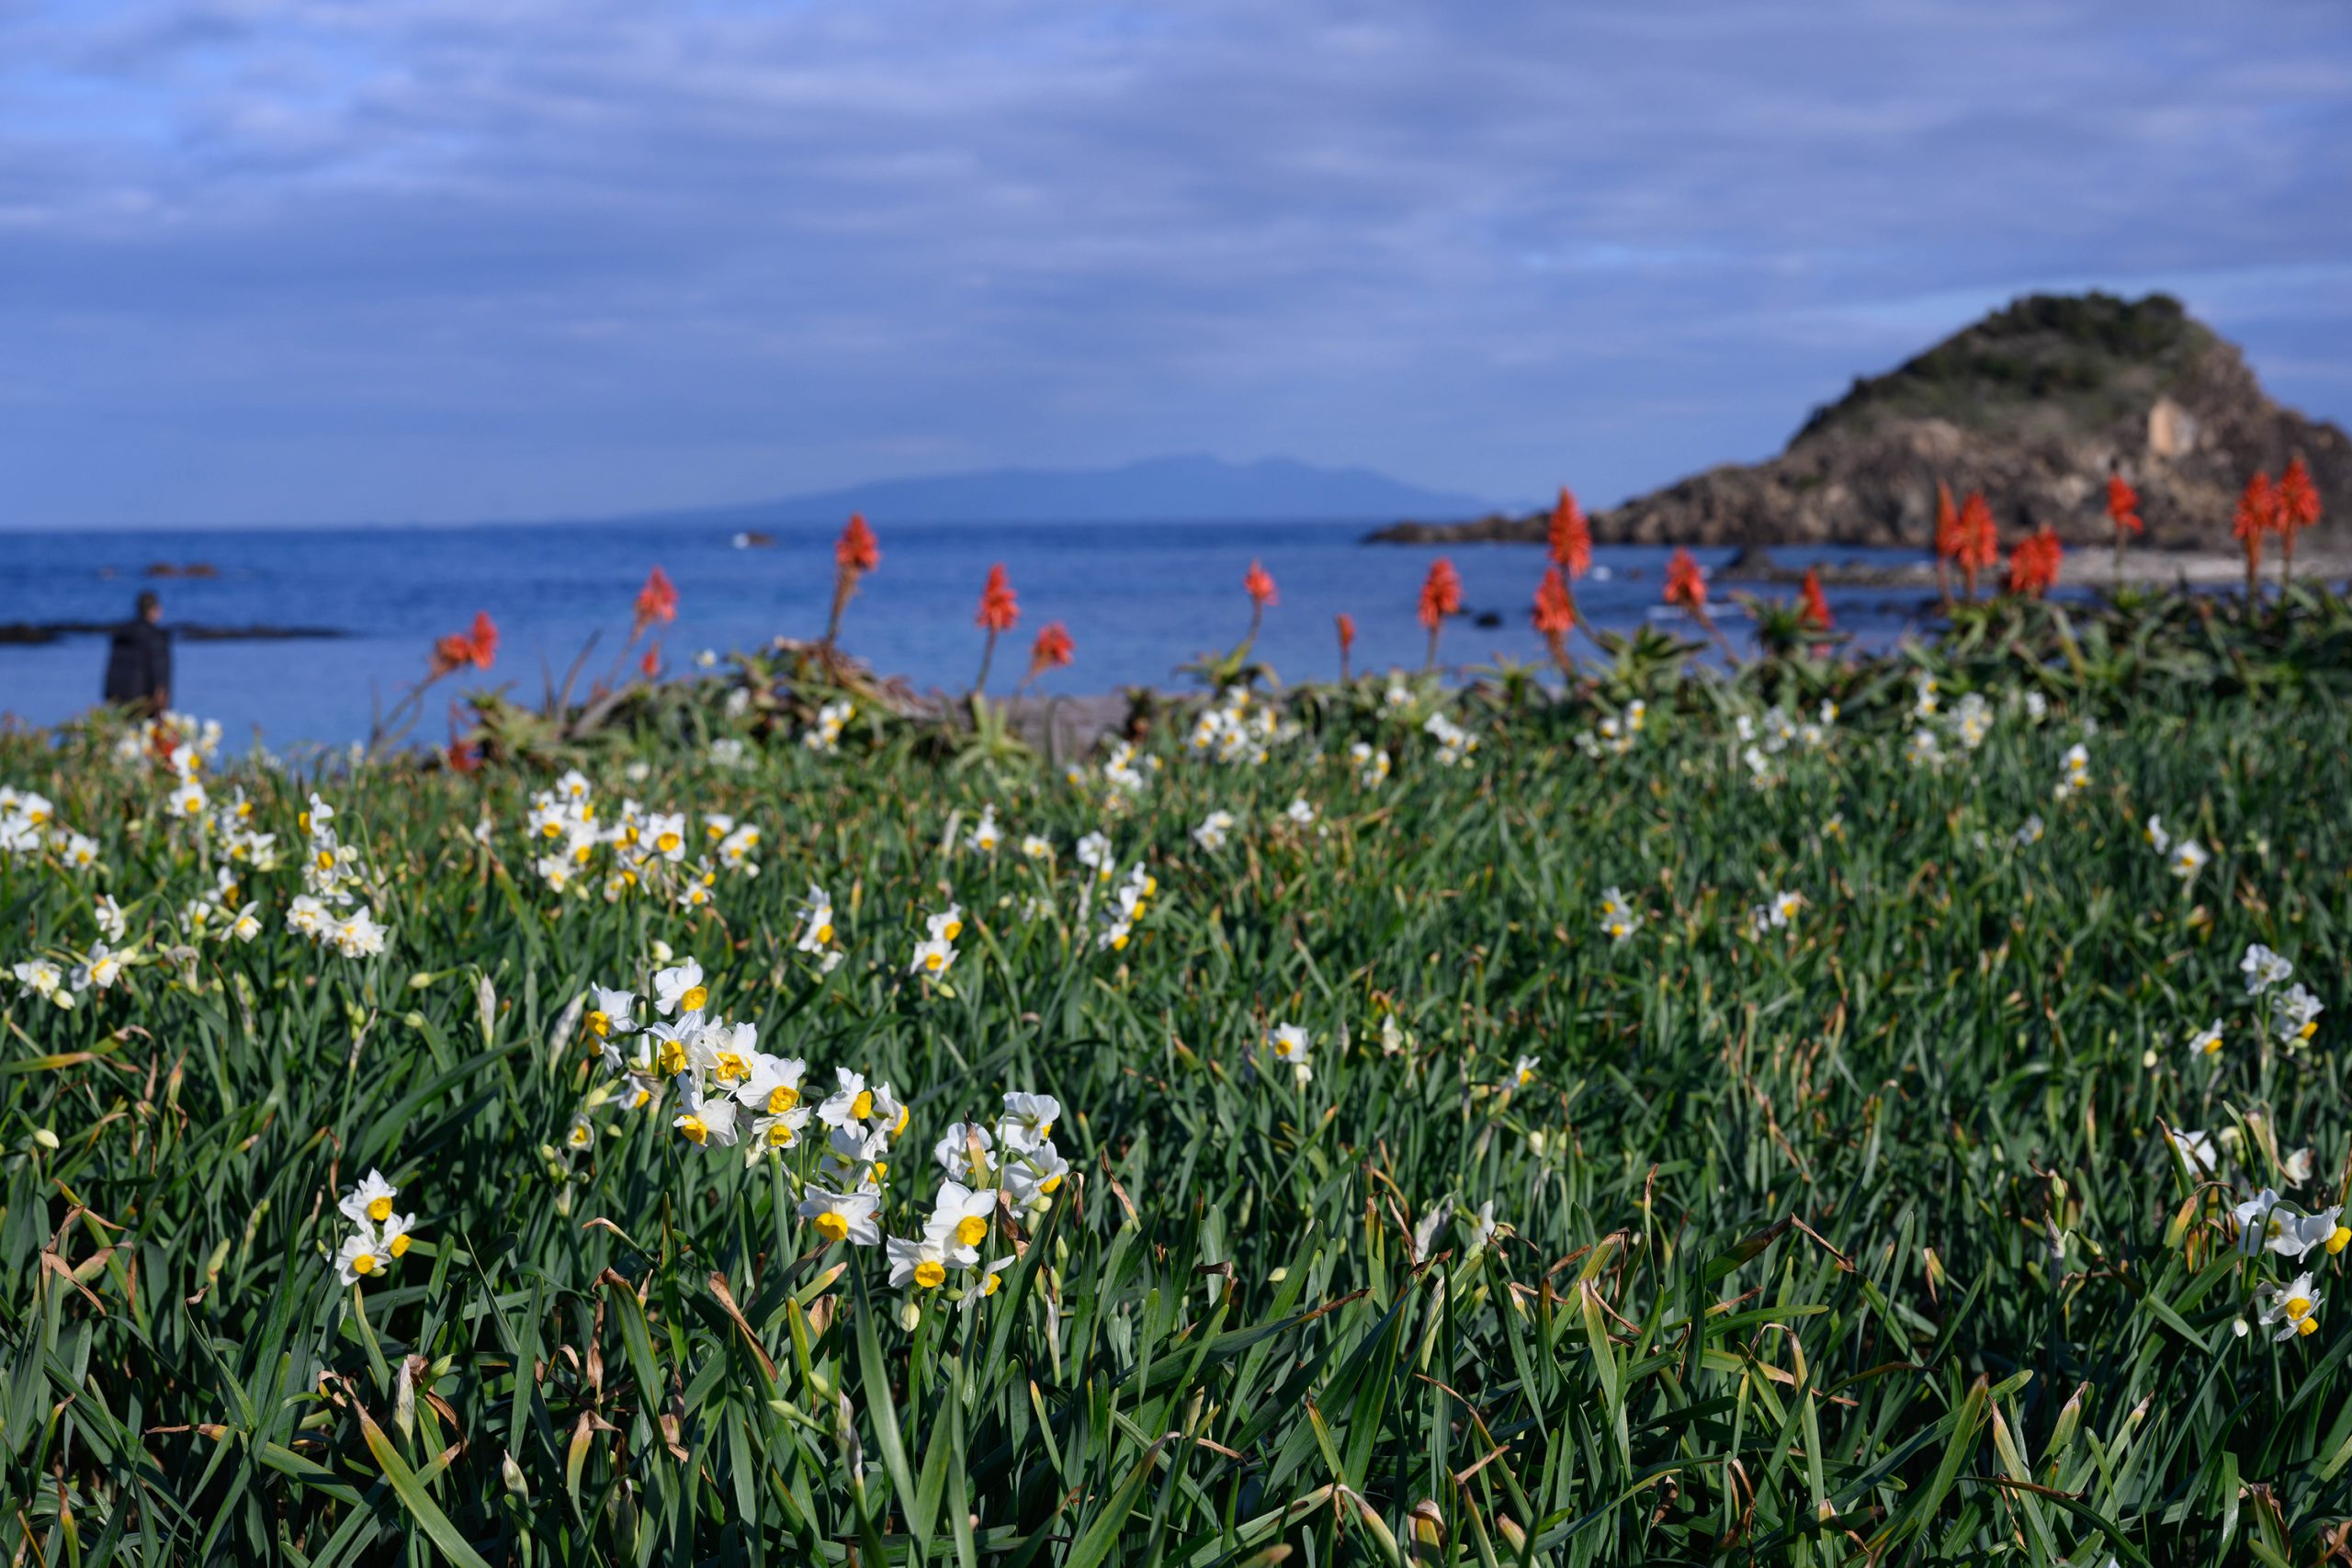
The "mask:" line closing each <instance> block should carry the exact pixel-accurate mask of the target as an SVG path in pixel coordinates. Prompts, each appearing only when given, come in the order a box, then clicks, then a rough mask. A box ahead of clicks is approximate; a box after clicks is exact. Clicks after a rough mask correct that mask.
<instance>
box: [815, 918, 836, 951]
mask: <svg viewBox="0 0 2352 1568" xmlns="http://www.w3.org/2000/svg"><path fill="white" fill-rule="evenodd" d="M832 943H833V922H832V921H831V920H827V921H826V922H825V923H824V924H823V925H820V926H819V927H818V928H817V945H818V946H819V947H831V945H832Z"/></svg>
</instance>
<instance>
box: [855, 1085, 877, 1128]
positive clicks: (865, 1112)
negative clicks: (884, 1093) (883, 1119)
mask: <svg viewBox="0 0 2352 1568" xmlns="http://www.w3.org/2000/svg"><path fill="white" fill-rule="evenodd" d="M849 1113H850V1115H851V1117H852V1118H853V1119H854V1120H856V1121H859V1122H863V1121H865V1119H866V1118H867V1117H869V1116H871V1115H873V1114H874V1091H873V1090H872V1089H860V1090H858V1094H857V1098H856V1099H855V1100H851V1101H850V1102H849Z"/></svg>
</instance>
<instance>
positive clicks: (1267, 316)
mask: <svg viewBox="0 0 2352 1568" xmlns="http://www.w3.org/2000/svg"><path fill="white" fill-rule="evenodd" d="M2347 148H2352V7H2347V6H2344V5H2342V4H2340V3H2339V0H2245V3H2242V4H2218V5H2217V4H2214V3H2213V0H2198V3H2196V4H2183V3H2176V0H2132V3H2131V4H2113V5H2109V4H2066V3H2064V0H1970V3H1966V4H1955V5H1950V6H1931V5H1926V4H1919V3H1916V0H1804V3H1802V4H1780V3H1776V0H1690V3H1687V4H1680V5H1672V4H1668V5H1660V4H1657V3H1656V0H1648V3H1643V4H1630V5H1616V4H1606V3H1578V4H1573V5H1563V4H1542V5H1523V6H1522V5H1516V4H1510V3H1506V0H1479V3H1476V4H1463V3H1460V0H1454V3H1451V4H1432V5H1395V4H1381V3H1378V0H1371V3H1362V4H1352V5H1327V4H1323V3H1320V0H1282V3H1279V4H1271V5H1270V4H1268V3H1266V0H1245V3H1238V4H1224V3H1220V0H1204V3H1201V4H1193V5H1184V6H1147V5H1115V6H1114V5H1103V6H1075V5H1054V6H1047V5H1033V4H1020V3H1014V0H907V3H899V0H843V3H820V0H806V3H801V4H772V3H771V4H759V5H753V4H749V3H741V0H673V3H671V4H663V5H650V4H621V3H618V0H149V3H146V4H139V5H127V4H118V3H110V0H63V3H52V0H0V525H14V526H40V525H58V526H83V525H176V524H196V523H244V522H253V523H292V522H343V521H366V520H429V521H447V520H458V519H469V518H496V517H532V516H545V515H558V514H570V515H582V514H594V513H613V512H622V511H628V510H632V509H637V508H641V507H659V506H670V505H676V504H690V503H695V502H725V501H740V500H747V499H752V498H755V497H759V496H763V495H775V494H783V493H787V492H791V491H803V490H812V489H819V488H824V487H829V486H832V485H837V484H844V483H850V482H854V481H856V480H859V479H865V478H869V477H883V476H889V475H899V474H916V473H926V472H935V471H940V470H944V469H955V468H972V467H986V466H991V465H994V464H999V463H1032V464H1049V465H1058V464H1091V463H1105V462H1114V461H1118V460H1122V459H1125V458H1128V457H1138V456H1143V455H1146V454H1150V453H1158V452H1169V451H1190V450H1206V451H1214V452H1217V453H1220V454H1223V455H1225V456H1227V457H1237V458H1246V457H1260V456H1265V455H1269V454H1276V453H1279V454H1284V455H1288V456H1294V457H1303V458H1306V459H1309V460H1314V461H1322V462H1331V463H1365V464H1370V465H1372V466H1374V467H1376V468H1382V469H1384V470H1385V471H1388V472H1391V473H1394V474H1396V475H1397V476H1398V477H1400V478H1405V479H1413V480H1417V481H1419V482H1422V483H1426V484H1430V485H1435V486H1441V487H1444V488H1449V489H1456V490H1466V491H1474V492H1477V493H1482V494H1487V495H1491V496H1496V497H1501V498H1514V499H1515V498H1524V497H1532V496H1535V495H1537V494H1540V493H1541V492H1543V491H1545V490H1546V489H1547V488H1548V487H1550V486H1552V485H1555V484H1557V483H1560V482H1563V481H1566V482H1569V483H1573V484H1575V485H1577V488H1578V490H1579V491H1582V492H1584V493H1586V494H1588V495H1589V497H1591V498H1592V499H1594V500H1598V501H1607V500H1611V499H1614V498H1616V497H1619V496H1622V495H1624V494H1626V493H1629V492H1633V491H1639V490H1643V489H1646V488H1648V487H1650V486H1652V485H1655V484H1658V483H1661V482H1664V481H1667V480H1668V479H1674V478H1676V477H1678V476H1679V475H1680V474H1681V473H1683V472H1686V471H1688V470H1690V469H1691V468H1698V467H1702V466H1704V465H1706V464H1709V463H1712V462H1716V461H1723V460H1730V459H1746V458H1753V457H1761V456H1764V455H1767V454H1769V453H1770V452H1772V451H1774V450H1776V449H1777V448H1778V447H1779V446H1780V445H1781V443H1782V442H1783V441H1784V440H1785V439H1786V438H1787V436H1788V434H1790V433H1791V432H1792V430H1793V429H1794V428H1795V427H1796V425H1797V423H1799V422H1800V421H1801V420H1802V418H1803V417H1804V412H1805V411H1806V409H1807V408H1808V407H1809V406H1810V405H1811V404H1813V403H1815V402H1817V401H1820V400H1824V399H1826V398H1828V397H1830V396H1833V395H1835V394H1836V393H1837V392H1838V390H1839V389H1841V388H1842V387H1843V386H1844V385H1845V383H1846V381H1847V380H1848V379H1849V378H1850V377H1851V376H1853V375H1854V374H1856V373H1858V372H1864V371H1870V370H1875V369H1879V368H1883V367H1885V366H1887V365H1889V364H1892V363H1894V361H1896V360H1899V359H1900V358H1902V357H1903V356H1904V355H1906V354H1907V353H1909V352H1910V351H1912V350H1913V349H1915V348H1917V347H1919V346H1922V345H1924V344H1926V343H1927V342H1928V341H1930V340H1931V339H1933V338H1935V337H1937V336H1939V335H1940V334H1942V333H1945V332H1947V331H1949V330H1951V329H1952V328H1954V327H1956V326H1958V325H1960V324H1962V322H1964V321H1967V320H1968V319H1970V318H1971V317H1973V316H1974V315H1975V314H1977V313H1978V312H1980V311H1981V310H1985V309H1986V308H1987V307H1990V306H1992V305H1995V304H1997V303H1999V302H2001V301H2002V300H2004V299H2007V298H2009V297H2010V296H2012V295H2014V294H2017V293H2019V292H2023V291H2026V290H2029V289H2032V288H2076V287H2085V286H2089V285H2100V286H2104V287H2107V288H2114V289H2118V290H2122V291H2127V292H2134V293H2136V292H2141V291H2144V290H2146V289H2150V288H2170V289H2172V290H2174V291H2175V292H2177V293H2179V294H2181V295H2182V296H2183V297H2184V298H2185V299H2188V302H2189V303H2190V305H2191V307H2192V308H2193V309H2195V310H2197V311H2199V313H2200V314H2201V315H2203V316H2205V317H2206V318H2207V319H2208V320H2210V321H2212V322H2213V323H2215V324H2216V325H2217V326H2219V327H2221V328H2222V330H2223V331H2224V332H2225V333H2228V334H2230V335H2231V336H2233V337H2234V338H2236V339H2237V340H2239V341H2240V342H2242V343H2244V344H2245V345H2246V346H2247V349H2248V351H2249V354H2250V355H2251V356H2252V358H2253V360H2254V363H2255V365H2256V368H2257V370H2258V371H2259V372H2260V373H2261V375H2262V376H2263V378H2264V379H2265V380H2266V382H2267V384H2268V385H2269V387H2270V389H2272V391H2273V392H2274V393H2275V394H2277V395H2278V396H2280V397H2282V398H2283V399H2285V400H2288V401H2290V402H2292V403H2295V404H2297V405H2298V406H2301V407H2302V408H2304V409H2305V410H2306V411H2308V412H2313V413H2316V414H2320V415H2324V416H2327V417H2333V418H2337V419H2339V420H2341V419H2345V418H2346V416H2347V415H2352V154H2347V152H2346V149H2347Z"/></svg>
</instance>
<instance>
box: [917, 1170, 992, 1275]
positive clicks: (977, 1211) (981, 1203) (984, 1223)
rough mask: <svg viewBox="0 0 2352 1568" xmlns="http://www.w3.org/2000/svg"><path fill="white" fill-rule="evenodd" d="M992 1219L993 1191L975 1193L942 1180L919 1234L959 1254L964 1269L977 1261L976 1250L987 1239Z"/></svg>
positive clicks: (986, 1190)
mask: <svg viewBox="0 0 2352 1568" xmlns="http://www.w3.org/2000/svg"><path fill="white" fill-rule="evenodd" d="M995 1216H996V1189H995V1188H993V1187H988V1188H982V1189H980V1190H977V1191H975V1190H973V1189H971V1188H969V1187H967V1186H965V1185H964V1184H963V1183H962V1182H960V1181H943V1182H941V1183H940V1184H939V1195H938V1197H937V1198H936V1199H935V1200H934V1201H933V1205H932V1211H931V1218H930V1219H929V1220H928V1221H926V1222H924V1224H923V1235H925V1236H926V1237H928V1238H929V1239H931V1240H933V1241H935V1242H937V1243H938V1244H939V1245H940V1246H942V1247H947V1248H949V1249H951V1250H952V1251H954V1252H956V1253H960V1254H962V1255H963V1262H964V1264H965V1266H967V1267H968V1266H969V1264H970V1263H972V1262H975V1261H977V1260H978V1252H977V1250H976V1249H977V1248H978V1247H979V1245H980V1243H982V1242H984V1241H986V1240H988V1238H989V1222H990V1221H991V1220H993V1219H994V1218H995Z"/></svg>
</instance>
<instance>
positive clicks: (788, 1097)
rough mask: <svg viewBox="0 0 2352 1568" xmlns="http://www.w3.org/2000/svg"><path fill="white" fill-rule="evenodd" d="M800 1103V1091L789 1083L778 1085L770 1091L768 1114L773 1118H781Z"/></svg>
mask: <svg viewBox="0 0 2352 1568" xmlns="http://www.w3.org/2000/svg"><path fill="white" fill-rule="evenodd" d="M799 1103H800V1091H799V1090H798V1089H795V1088H793V1087H792V1086H791V1085H790V1084H788V1083H782V1084H778V1085H776V1086H775V1088H774V1089H770V1090H769V1091H768V1114H769V1115H771V1116H781V1115H783V1114H784V1113H785V1112H786V1111H789V1110H791V1109H792V1108H793V1107H794V1106H796V1105H797V1104H799Z"/></svg>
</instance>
